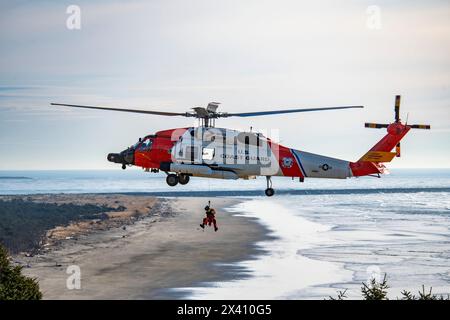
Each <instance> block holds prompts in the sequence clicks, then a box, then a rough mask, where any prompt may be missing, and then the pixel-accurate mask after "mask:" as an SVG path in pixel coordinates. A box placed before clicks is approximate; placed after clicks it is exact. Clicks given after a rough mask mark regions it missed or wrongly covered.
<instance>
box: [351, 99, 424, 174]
mask: <svg viewBox="0 0 450 320" xmlns="http://www.w3.org/2000/svg"><path fill="white" fill-rule="evenodd" d="M394 112H395V117H394V122H393V123H391V124H382V123H366V124H365V127H366V128H376V129H379V128H387V132H388V133H387V134H386V135H385V136H384V137H383V138H382V139H381V140H380V141H379V142H378V143H377V144H376V145H374V146H373V147H372V149H370V150H369V151H368V152H367V153H366V154H364V155H363V156H362V157H361V159H359V160H358V161H357V162H352V163H350V167H351V169H352V173H353V175H354V176H365V175H370V174H380V173H384V172H385V171H386V167H385V166H384V165H383V164H382V163H383V162H390V161H392V159H393V158H394V157H395V156H397V157H400V140H402V139H403V137H404V136H405V135H406V134H407V133H408V131H409V130H410V129H430V126H429V125H416V124H415V125H407V124H403V123H402V122H401V120H400V96H399V95H397V96H395V107H394ZM394 148H395V152H391V151H392V149H394Z"/></svg>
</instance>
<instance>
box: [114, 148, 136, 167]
mask: <svg viewBox="0 0 450 320" xmlns="http://www.w3.org/2000/svg"><path fill="white" fill-rule="evenodd" d="M107 159H108V161H109V162H114V163H121V164H124V165H125V164H134V148H128V149H126V150H123V151H122V152H121V153H110V154H108V156H107Z"/></svg>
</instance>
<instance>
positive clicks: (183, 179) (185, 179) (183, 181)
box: [178, 174, 190, 185]
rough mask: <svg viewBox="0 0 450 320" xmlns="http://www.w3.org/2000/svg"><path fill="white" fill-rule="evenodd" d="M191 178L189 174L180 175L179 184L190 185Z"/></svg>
mask: <svg viewBox="0 0 450 320" xmlns="http://www.w3.org/2000/svg"><path fill="white" fill-rule="evenodd" d="M189 179H190V178H189V176H188V175H187V174H180V175H179V176H178V182H179V183H180V184H182V185H185V184H188V182H189Z"/></svg>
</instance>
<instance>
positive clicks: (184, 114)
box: [51, 103, 189, 117]
mask: <svg viewBox="0 0 450 320" xmlns="http://www.w3.org/2000/svg"><path fill="white" fill-rule="evenodd" d="M51 105H52V106H64V107H72V108H85V109H97V110H109V111H122V112H132V113H143V114H154V115H158V116H183V117H188V116H189V115H188V114H187V113H186V112H164V111H149V110H136V109H120V108H108V107H96V106H81V105H76V104H63V103H51Z"/></svg>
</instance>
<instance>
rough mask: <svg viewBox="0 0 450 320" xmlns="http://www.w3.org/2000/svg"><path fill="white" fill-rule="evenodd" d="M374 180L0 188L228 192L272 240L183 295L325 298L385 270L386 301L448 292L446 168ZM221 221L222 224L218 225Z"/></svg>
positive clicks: (0, 181)
mask: <svg viewBox="0 0 450 320" xmlns="http://www.w3.org/2000/svg"><path fill="white" fill-rule="evenodd" d="M391 172H392V174H390V175H386V176H383V177H382V178H381V179H378V178H372V177H364V178H357V179H356V178H355V179H347V180H321V179H306V180H305V182H304V183H299V182H298V181H292V180H291V179H289V178H274V179H273V184H274V188H275V190H276V192H277V193H276V194H275V196H274V197H272V198H267V197H265V196H264V189H265V185H266V182H265V179H264V178H259V179H256V180H249V181H245V180H239V181H227V180H213V179H202V178H193V179H191V182H190V183H189V184H188V185H185V186H176V187H169V186H167V185H166V183H165V176H164V175H160V174H150V173H145V172H141V171H139V170H125V171H3V172H0V194H3V195H5V194H38V193H90V192H96V193H99V192H100V193H136V194H143V195H145V194H149V195H157V196H165V197H176V196H205V197H211V200H212V201H214V196H226V197H233V198H237V197H239V198H241V199H242V200H243V201H242V202H241V203H240V204H238V205H237V206H235V207H232V208H229V211H230V212H231V213H232V214H239V215H244V216H247V217H252V218H255V219H256V220H257V221H259V222H260V223H261V224H263V225H264V226H266V228H267V229H268V232H269V233H270V234H271V235H272V236H273V238H272V239H271V240H267V241H262V242H260V243H258V244H257V246H259V247H260V248H261V249H263V250H262V252H263V253H261V254H260V255H259V256H257V257H249V259H248V260H245V261H236V262H235V263H234V264H233V265H234V266H239V268H238V269H239V270H243V273H242V274H241V275H239V276H237V277H236V279H233V280H230V281H225V282H206V283H199V284H197V285H195V286H192V287H189V288H176V289H174V290H176V291H179V292H182V293H184V294H185V295H186V297H188V298H194V299H195V298H203V299H216V298H217V299H227V298H230V299H259V298H261V299H281V298H284V299H323V298H326V297H328V296H330V295H331V296H336V291H337V290H345V289H347V292H346V294H347V296H348V297H349V298H361V294H360V287H361V286H362V283H363V282H364V283H366V282H367V281H368V280H369V279H370V278H372V277H375V278H376V279H378V280H381V279H382V278H383V276H384V275H385V274H386V275H387V279H388V282H389V285H390V289H389V297H390V298H394V299H395V298H396V297H399V296H400V291H401V290H403V289H406V290H410V291H412V292H413V293H415V294H417V291H418V290H419V289H421V286H422V285H425V286H427V287H430V286H431V287H433V292H434V293H439V294H445V295H446V294H450V169H433V170H431V169H429V170H425V169H420V170H419V169H417V170H413V169H408V170H406V169H392V170H391ZM223 227H226V226H223Z"/></svg>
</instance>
